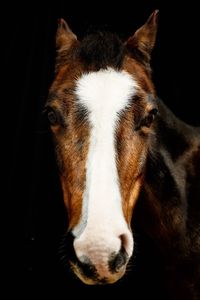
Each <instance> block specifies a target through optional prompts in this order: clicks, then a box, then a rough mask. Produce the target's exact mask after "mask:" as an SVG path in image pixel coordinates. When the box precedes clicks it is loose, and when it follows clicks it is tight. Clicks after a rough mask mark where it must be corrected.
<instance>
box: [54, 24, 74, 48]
mask: <svg viewBox="0 0 200 300" xmlns="http://www.w3.org/2000/svg"><path fill="white" fill-rule="evenodd" d="M76 40H77V37H76V35H75V34H74V33H73V32H72V31H71V29H70V28H69V26H68V24H67V23H66V22H65V20H63V19H59V20H58V29H57V32H56V48H57V51H58V53H60V52H62V51H67V50H68V49H70V47H71V46H72V44H73V43H74V42H75V41H76Z"/></svg>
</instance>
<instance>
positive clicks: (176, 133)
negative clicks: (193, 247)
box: [137, 100, 200, 251]
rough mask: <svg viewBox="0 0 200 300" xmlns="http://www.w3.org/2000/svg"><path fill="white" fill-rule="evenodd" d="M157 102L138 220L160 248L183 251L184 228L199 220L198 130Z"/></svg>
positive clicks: (186, 229) (185, 229)
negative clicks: (157, 110)
mask: <svg viewBox="0 0 200 300" xmlns="http://www.w3.org/2000/svg"><path fill="white" fill-rule="evenodd" d="M158 105H159V112H160V113H159V117H158V120H157V124H156V134H155V136H152V137H151V138H150V148H149V155H148V158H147V164H146V174H145V179H144V185H143V188H142V192H141V195H140V197H141V198H143V199H139V201H138V209H137V212H139V215H141V214H142V216H141V217H139V218H138V220H139V219H140V220H143V224H142V226H143V229H144V230H145V231H146V233H147V234H148V235H150V236H151V237H152V238H154V239H157V242H158V244H159V246H161V247H162V246H163V249H164V248H165V250H167V249H172V248H173V247H172V244H173V245H176V247H177V248H180V249H181V250H182V251H184V250H183V249H186V248H188V247H187V245H188V243H189V240H188V239H187V231H188V230H196V228H195V229H194V227H195V226H197V225H198V226H199V224H198V223H199V219H200V215H199V214H200V213H199V212H200V202H199V201H197V200H198V199H200V188H199V186H198V182H200V171H199V170H200V130H199V128H194V127H192V126H189V125H187V124H185V123H184V122H182V121H180V120H179V119H178V118H176V116H174V114H173V113H172V112H171V111H170V110H169V109H168V108H167V107H166V106H165V105H164V104H163V103H162V102H161V101H160V100H159V103H158ZM194 191H195V193H194ZM197 211H198V215H197V214H196V215H195V213H196V212H197ZM194 215H195V216H194ZM195 222H196V224H195ZM199 229H200V228H199ZM197 242H198V241H197ZM172 251H173V250H172Z"/></svg>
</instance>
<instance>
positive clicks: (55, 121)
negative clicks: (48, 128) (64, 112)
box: [47, 110, 58, 126]
mask: <svg viewBox="0 0 200 300" xmlns="http://www.w3.org/2000/svg"><path fill="white" fill-rule="evenodd" d="M47 116H48V120H49V123H50V124H51V125H52V126H55V125H57V124H58V117H57V114H56V112H55V111H53V110H50V111H49V112H48V114H47Z"/></svg>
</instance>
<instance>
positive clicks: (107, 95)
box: [73, 68, 137, 255]
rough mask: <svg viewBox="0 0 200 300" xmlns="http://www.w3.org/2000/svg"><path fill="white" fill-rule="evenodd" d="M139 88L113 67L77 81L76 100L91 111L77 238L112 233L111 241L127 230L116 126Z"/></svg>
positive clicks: (128, 77) (125, 74) (117, 241)
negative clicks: (120, 185) (117, 159)
mask: <svg viewBox="0 0 200 300" xmlns="http://www.w3.org/2000/svg"><path fill="white" fill-rule="evenodd" d="M136 88H137V84H136V82H135V81H134V79H133V77H131V75H129V74H128V73H127V72H125V71H115V70H114V69H111V68H109V69H106V70H100V71H98V72H91V73H88V74H84V75H83V76H82V77H81V78H80V79H79V80H78V81H77V87H76V95H77V101H78V102H79V103H80V104H82V105H84V106H85V107H86V108H87V110H88V111H89V122H90V126H91V132H90V142H89V143H90V144H89V151H88V157H87V162H86V188H85V191H84V195H83V205H82V216H81V219H80V221H79V224H78V225H77V226H76V227H75V228H74V229H73V233H74V235H75V237H76V238H79V237H82V236H84V235H86V234H87V238H88V239H89V240H90V238H91V237H92V239H93V242H94V240H95V238H96V239H97V241H96V242H97V244H98V243H99V242H98V241H99V238H100V237H101V236H102V239H104V237H105V235H106V234H108V235H109V234H110V235H111V240H112V236H117V235H118V234H119V233H120V232H123V229H124V228H126V230H128V228H127V224H126V222H125V220H124V217H123V212H122V202H121V194H120V187H119V178H118V172H117V165H116V151H115V129H116V126H117V121H118V113H119V112H120V111H122V110H123V109H124V108H125V107H126V106H127V105H128V104H129V100H130V99H131V97H132V96H133V95H134V94H135V93H136ZM106 232H107V233H106ZM88 239H87V240H88ZM107 239H109V237H107ZM111 240H110V243H112V241H111ZM102 242H103V241H102ZM107 242H108V241H107ZM115 242H116V243H119V245H115V248H116V247H119V249H120V241H119V239H116V240H115ZM113 243H114V240H113ZM96 246H97V245H96ZM113 247H114V246H113ZM128 248H129V249H126V250H127V251H128V252H129V253H128V254H129V255H131V253H132V248H133V245H129V247H128ZM113 249H114V248H113ZM119 249H118V250H119Z"/></svg>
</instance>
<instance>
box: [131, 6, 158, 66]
mask: <svg viewBox="0 0 200 300" xmlns="http://www.w3.org/2000/svg"><path fill="white" fill-rule="evenodd" d="M158 12H159V11H158V10H155V11H154V12H153V13H152V14H151V15H150V17H149V19H148V20H147V22H146V23H145V24H144V25H143V26H142V27H140V28H139V29H138V30H137V31H136V32H135V34H134V35H133V36H131V37H130V38H129V39H128V40H127V41H126V47H127V48H128V50H129V52H130V53H132V54H133V56H134V57H136V58H137V59H139V60H140V61H142V62H143V63H144V64H145V65H149V63H150V56H151V52H152V50H153V47H154V44H155V41H156V33H157V23H158Z"/></svg>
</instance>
